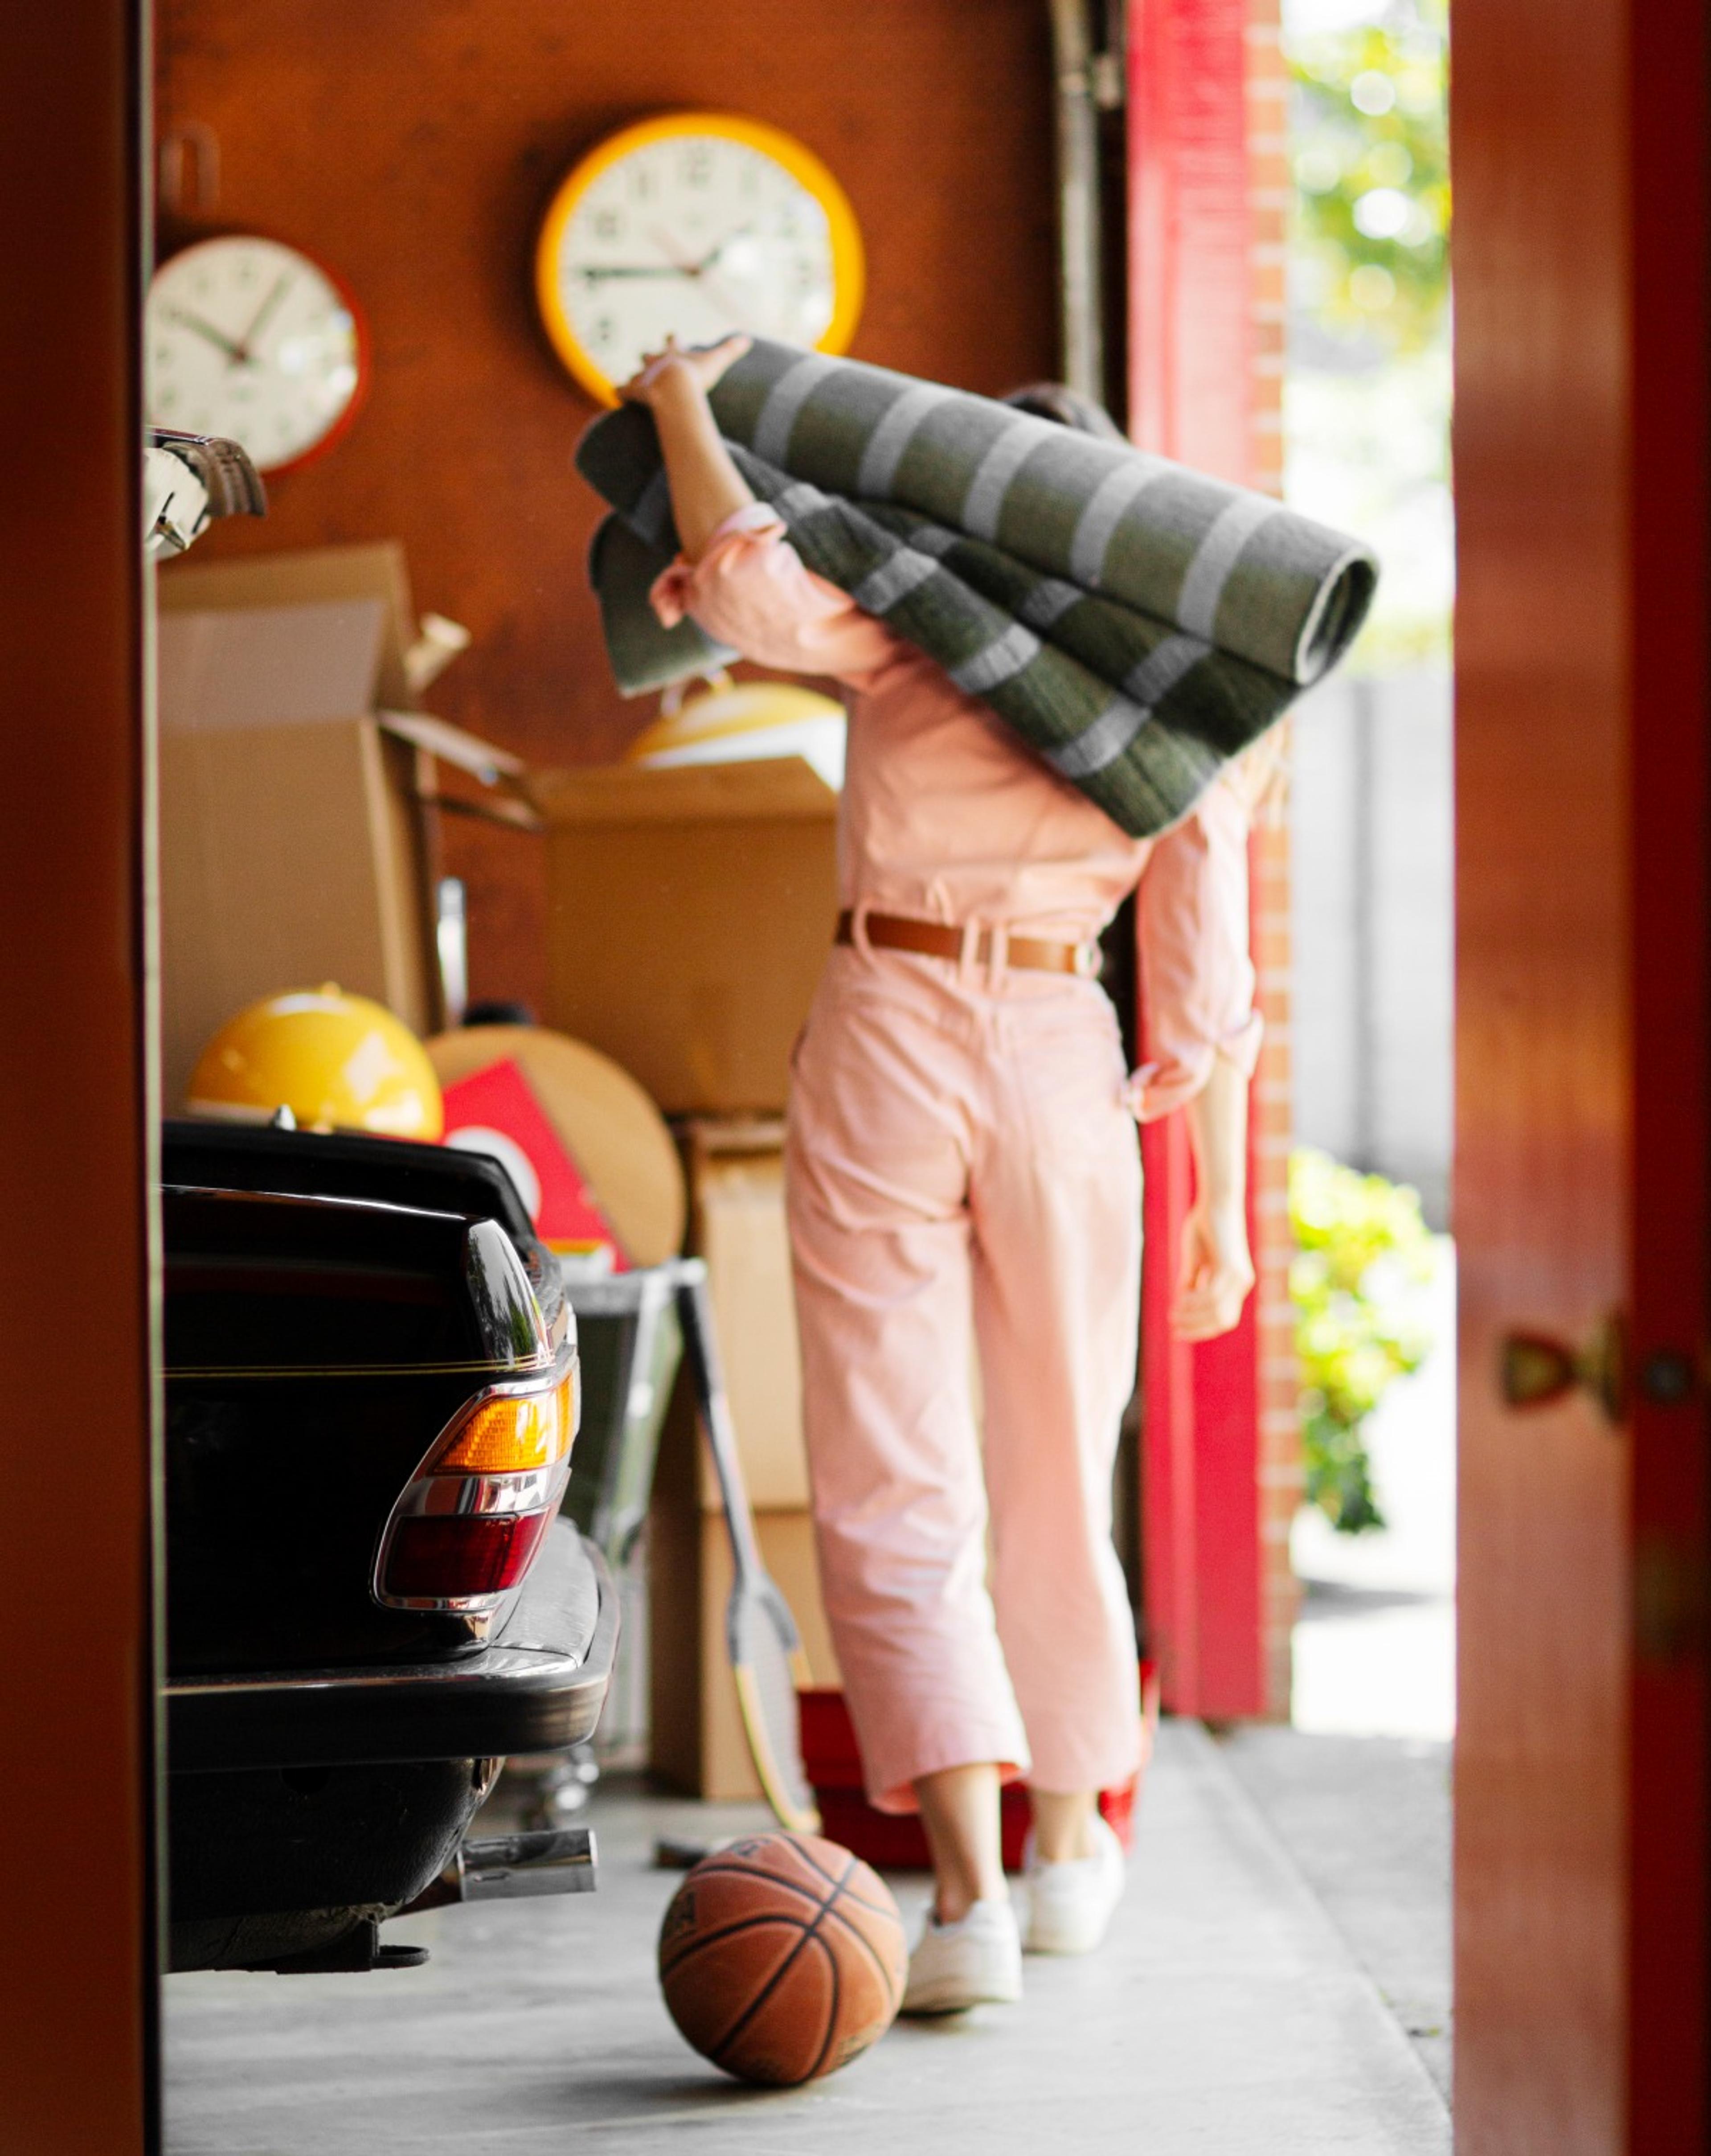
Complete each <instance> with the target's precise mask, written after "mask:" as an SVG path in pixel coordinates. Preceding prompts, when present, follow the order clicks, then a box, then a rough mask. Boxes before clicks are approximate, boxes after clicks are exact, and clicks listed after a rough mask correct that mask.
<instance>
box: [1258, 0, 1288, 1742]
mask: <svg viewBox="0 0 1711 2156" xmlns="http://www.w3.org/2000/svg"><path fill="white" fill-rule="evenodd" d="M1278 14H1279V8H1278V0H1248V23H1247V123H1248V153H1249V172H1250V187H1251V197H1250V200H1251V208H1252V219H1253V449H1252V458H1253V480H1254V484H1255V485H1258V486H1261V487H1263V488H1264V489H1265V490H1267V491H1268V492H1269V493H1278V494H1281V492H1282V491H1283V371H1284V367H1285V365H1286V364H1287V359H1286V344H1287V339H1288V292H1287V280H1288V253H1287V249H1288V218H1289V207H1290V185H1291V182H1290V172H1289V156H1288V79H1287V76H1286V74H1285V71H1284V67H1283V50H1282V45H1281V40H1280V32H1279V23H1278ZM1253 956H1254V962H1255V965H1256V966H1257V968H1258V973H1259V1002H1260V1008H1261V1009H1262V1010H1263V1012H1264V1014H1265V1022H1266V1040H1265V1047H1264V1049H1263V1051H1262V1054H1261V1056H1260V1062H1259V1069H1258V1072H1257V1074H1256V1076H1255V1081H1254V1091H1253V1146H1252V1168H1251V1173H1252V1175H1253V1224H1254V1261H1255V1264H1256V1266H1257V1268H1258V1274H1259V1286H1258V1353H1259V1448H1258V1452H1259V1476H1260V1531H1261V1537H1262V1542H1263V1597H1262V1612H1263V1625H1264V1633H1265V1637H1264V1657H1265V1690H1266V1708H1267V1712H1268V1713H1270V1714H1273V1715H1277V1716H1279V1717H1287V1715H1288V1711H1289V1681H1290V1628H1291V1626H1292V1625H1293V1623H1294V1620H1295V1614H1296V1609H1297V1605H1298V1604H1299V1599H1300V1592H1299V1587H1298V1585H1297V1584H1296V1580H1295V1576H1294V1573H1293V1571H1292V1570H1291V1568H1290V1564H1289V1523H1290V1522H1291V1520H1292V1519H1293V1517H1294V1514H1295V1510H1296V1507H1297V1506H1298V1505H1299V1502H1300V1500H1301V1490H1302V1467H1301V1434H1300V1417H1299V1407H1298V1403H1297V1394H1298V1378H1297V1372H1296V1364H1295V1353H1294V1318H1293V1311H1292V1309H1291V1306H1290V1302H1289V1281H1288V1268H1289V1252H1290V1241H1289V1218H1288V1155H1289V1147H1290V1144H1291V1142H1292V1136H1293V1114H1292V1102H1291V1093H1290V1069H1289V968H1290V948H1289V834H1288V826H1287V824H1285V823H1284V822H1283V819H1281V817H1279V818H1278V819H1274V820H1273V821H1271V822H1269V823H1268V824H1266V825H1265V826H1264V827H1263V828H1262V829H1260V830H1259V831H1258V833H1257V834H1256V835H1255V839H1254V845H1253Z"/></svg>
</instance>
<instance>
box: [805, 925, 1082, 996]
mask: <svg viewBox="0 0 1711 2156" xmlns="http://www.w3.org/2000/svg"><path fill="white" fill-rule="evenodd" d="M866 925H867V932H868V942H869V943H871V944H873V946H874V947H876V948H877V949H879V950H882V951H913V952H914V954H915V956H916V957H920V958H952V959H960V958H961V956H962V931H961V929H960V928H952V927H950V926H949V925H948V924H947V923H945V922H944V921H910V920H909V919H907V918H906V917H905V916H904V915H902V914H900V913H870V914H869V915H868V917H867V924H866ZM838 942H840V943H853V942H855V916H854V914H853V913H852V912H850V911H848V910H846V911H844V912H843V913H840V914H839V915H838ZM991 962H992V932H991V929H990V928H983V929H981V932H980V936H979V938H978V940H977V941H976V944H975V963H976V966H989V965H991ZM1004 962H1005V964H1006V965H1007V966H1020V967H1022V968H1024V969H1025V970H1027V972H1029V973H1079V974H1080V975H1081V976H1082V977H1083V979H1087V980H1091V979H1092V978H1094V976H1095V975H1096V974H1097V973H1098V972H1099V945H1098V944H1097V943H1048V942H1043V941H1042V939H1041V938H1040V937H1037V936H1012V937H1011V938H1010V939H1009V942H1007V945H1006V947H1005V952H1004Z"/></svg>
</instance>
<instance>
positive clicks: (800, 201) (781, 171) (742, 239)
mask: <svg viewBox="0 0 1711 2156" xmlns="http://www.w3.org/2000/svg"><path fill="white" fill-rule="evenodd" d="M555 266H556V279H557V285H558V295H559V299H560V302H561V305H562V307H563V309H564V312H565V314H566V317H567V318H568V321H569V323H570V326H571V329H572V330H573V331H574V332H575V335H576V339H577V341H578V342H579V343H580V344H581V346H582V347H583V349H584V350H585V351H586V352H587V353H588V354H589V356H590V357H591V358H592V360H593V361H594V362H595V364H596V366H597V367H598V368H599V369H600V371H601V372H602V373H603V374H604V375H605V376H606V377H607V379H608V380H609V381H612V382H623V381H625V380H627V379H628V377H629V376H630V375H632V374H633V373H634V372H635V371H636V369H637V368H638V367H639V366H640V365H641V363H642V359H643V354H644V353H647V352H657V351H658V349H659V348H660V346H662V345H663V343H664V341H665V340H666V337H667V336H669V335H673V336H676V337H677V339H678V341H679V342H680V343H682V344H704V343H707V342H709V341H711V340H712V339H713V338H715V337H719V336H725V334H726V333H727V332H728V331H731V330H746V331H749V332H750V334H751V335H753V336H766V337H776V338H777V339H778V340H779V341H781V342H782V343H785V344H796V345H806V346H812V345H814V344H817V342H818V341H819V340H820V338H821V337H822V336H824V335H825V333H826V331H827V327H828V326H829V325H830V323H831V321H832V315H833V312H834V310H835V305H836V300H837V280H836V275H835V267H836V265H835V261H834V256H833V250H832V232H831V228H830V224H829V222H828V220H827V215H826V212H825V210H824V209H823V208H822V207H821V205H820V203H818V202H817V200H816V199H815V198H814V196H813V195H812V193H810V192H809V190H808V189H807V187H804V186H803V185H802V182H801V181H800V180H798V179H797V177H796V176H795V174H794V173H792V172H789V171H787V170H786V167H784V166H782V165H781V164H780V163H779V162H777V161H776V159H775V158H772V157H768V156H767V155H766V152H765V151H761V150H757V149H755V148H753V147H752V146H750V144H748V143H746V142H743V141H735V140H733V139H732V138H730V136H721V135H714V134H706V135H694V134H676V135H672V136H668V137H666V138H664V139H663V140H661V141H653V142H648V143H645V144H643V145H641V146H638V147H637V148H636V149H634V150H633V151H630V152H629V153H628V155H627V156H625V157H620V158H618V159H617V161H616V162H613V163H612V164H611V165H608V166H607V167H606V169H605V170H604V171H603V172H599V173H597V175H596V176H595V177H594V178H593V179H592V181H590V182H589V184H588V186H587V189H586V190H585V192H584V193H583V194H582V196H581V199H580V201H579V202H578V203H577V204H576V208H575V210H574V211H573V212H572V213H571V217H570V218H569V219H568V220H567V222H566V224H565V226H564V228H563V232H562V234H561V238H560V240H559V246H558V258H557V261H556V265H555Z"/></svg>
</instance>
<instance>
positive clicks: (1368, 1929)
mask: <svg viewBox="0 0 1711 2156" xmlns="http://www.w3.org/2000/svg"><path fill="white" fill-rule="evenodd" d="M1218 1748H1219V1751H1220V1753H1222V1756H1223V1758H1225V1760H1226V1761H1227V1763H1228V1764H1229V1765H1230V1767H1231V1768H1232V1769H1233V1770H1234V1772H1235V1774H1236V1777H1237V1780H1238V1781H1240V1782H1241V1784H1242V1787H1243V1788H1244V1789H1246V1790H1247V1794H1249V1795H1250V1796H1251V1797H1252V1798H1253V1799H1254V1801H1255V1803H1256V1804H1257V1805H1258V1809H1260V1810H1261V1811H1262V1812H1263V1815H1264V1816H1265V1819H1266V1821H1267V1823H1268V1825H1269V1826H1270V1827H1271V1829H1272V1831H1273V1833H1274V1834H1275V1835H1277V1837H1278V1840H1279V1841H1280V1842H1282V1844H1283V1847H1284V1849H1285V1851H1287V1853H1288V1856H1289V1859H1290V1861H1291V1862H1292V1863H1293V1865H1294V1866H1295V1867H1296V1869H1297V1870H1298V1871H1299V1872H1300V1874H1301V1876H1302V1877H1303V1879H1304V1880H1305V1881H1306V1882H1307V1884H1308V1886H1309V1887H1310V1888H1311V1890H1312V1892H1313V1893H1314V1897H1315V1898H1316V1899H1317V1900H1318V1901H1319V1904H1320V1906H1321V1907H1323V1908H1324V1912H1325V1914H1326V1915H1327V1916H1328V1917H1329V1918H1330V1920H1331V1922H1332V1923H1333V1924H1334V1926H1335V1928H1336V1929H1337V1931H1338V1932H1339V1933H1340V1935H1341V1937H1342V1938H1343V1940H1344V1942H1345V1944H1346V1945H1347V1946H1348V1948H1349V1949H1350V1952H1351V1953H1353V1954H1354V1956H1355V1959H1356V1960H1357V1961H1358V1962H1359V1963H1360V1965H1361V1967H1362V1968H1363V1969H1365V1971H1366V1973H1367V1974H1368V1975H1369V1976H1370V1978H1371V1979H1372V1980H1373V1982H1374V1984H1376V1985H1377V1987H1378V1991H1379V1995H1380V1997H1381V1998H1382V1999H1384V2001H1385V2003H1386V2005H1387V2006H1388V2007H1389V2008H1390V2010H1391V2013H1392V2014H1394V2015H1395V2016H1396V2020H1398V2021H1399V2022H1400V2023H1401V2026H1402V2028H1403V2030H1404V2031H1405V2032H1406V2035H1407V2036H1408V2038H1409V2040H1410V2041H1411V2043H1412V2044H1413V2046H1414V2048H1415V2050H1416V2052H1417V2053H1418V2055H1419V2056H1420V2059H1421V2061H1422V2063H1423V2064H1424V2066H1425V2067H1426V2070H1427V2072H1428V2073H1429V2074H1430V2075H1431V2076H1432V2080H1433V2081H1434V2082H1436V2083H1437V2087H1439V2089H1440V2090H1441V2091H1442V2093H1443V2097H1444V2099H1445V2101H1446V2102H1447V2101H1448V2099H1449V2093H1450V2055H1451V2030H1452V2012H1451V2000H1450V1748H1449V1746H1448V1745H1447V1744H1445V1743H1427V1742H1424V1741H1422V1740H1420V1739H1418V1738H1386V1737H1306V1736H1303V1735H1302V1734H1301V1733H1300V1732H1299V1731H1296V1730H1293V1729H1276V1728H1269V1727H1258V1726H1255V1725H1252V1724H1250V1725H1248V1726H1246V1727H1242V1728H1239V1729H1236V1730H1233V1731H1232V1732H1231V1733H1230V1734H1229V1736H1227V1738H1223V1739H1222V1741H1221V1742H1220V1744H1219V1747H1218Z"/></svg>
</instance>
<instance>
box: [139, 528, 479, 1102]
mask: <svg viewBox="0 0 1711 2156" xmlns="http://www.w3.org/2000/svg"><path fill="white" fill-rule="evenodd" d="M159 597H160V629H159V684H160V695H159V710H160V721H161V826H160V828H161V1064H162V1070H161V1076H162V1081H163V1098H164V1100H165V1101H166V1106H167V1109H168V1111H169V1112H170V1111H176V1110H177V1107H178V1106H179V1105H180V1103H181V1102H182V1099H183V1097H184V1091H185V1086H186V1082H187V1080H188V1078H189V1076H190V1073H191V1070H192V1068H193V1067H194V1065H195V1062H196V1060H197V1055H199V1054H200V1052H201V1050H202V1046H203V1045H204V1043H205V1042H206V1041H207V1038H208V1036H209V1035H210V1034H212V1033H213V1031H214V1030H215V1029H216V1028H217V1027H218V1026H220V1025H221V1024H223V1023H224V1022H225V1020H226V1019H228V1018H230V1017H231V1016H232V1015H233V1014H234V1013H235V1012H237V1011H238V1010H240V1009H243V1006H244V1005H245V1004H249V1003H253V1002H254V1001H255V1000H256V999H257V998H259V997H262V996H267V995H274V994H278V993H280V992H281V991H282V990H284V989H288V988H314V987H316V986H318V985H319V984H320V983H322V982H324V981H336V982H337V983H338V984H339V986H340V987H341V988H346V989H349V990H351V992H353V993H356V994H361V995H366V996H372V997H373V998H375V1000H376V1001H377V1002H379V1003H382V1004H387V1006H388V1007H389V1008H390V1009H392V1010H393V1011H394V1012H396V1013H397V1015H398V1016H399V1017H400V1018H401V1019H403V1021H404V1023H405V1024H407V1025H408V1026H410V1027H412V1029H414V1030H415V1031H417V1032H418V1033H427V1032H429V1031H431V1030H433V1027H434V1025H435V1024H437V1023H438V1019H439V1017H440V1012H439V1010H438V995H437V981H436V975H435V969H434V968H433V964H432V962H431V939H430V933H429V926H428V923H429V914H430V891H429V885H430V883H431V881H432V880H433V865H432V861H431V859H430V855H431V851H432V848H431V844H430V829H429V826H428V824H426V823H425V821H424V819H423V813H422V803H423V798H424V797H425V796H431V795H432V793H433V784H432V767H433V758H434V757H436V756H438V757H448V758H449V759H451V760H453V761H454V762H460V763H462V764H463V765H464V767H466V768H468V769H469V770H471V771H472V772H475V773H479V775H480V776H482V777H484V778H488V779H489V780H491V779H492V778H494V777H496V776H499V775H500V774H502V773H503V774H505V775H511V776H514V775H515V773H516V771H517V770H518V769H520V766H518V764H517V762H516V760H515V758H514V757H509V756H507V755H506V754H505V752H503V751H501V750H499V749H496V748H494V747H490V746H489V744H488V743H486V742H478V741H475V740H474V738H473V737H471V736H469V735H467V734H462V733H459V732H458V730H457V729H455V728H453V727H450V726H444V725H443V724H442V723H441V722H440V721H437V720H434V719H431V718H428V717H427V716H425V715H423V713H420V712H418V711H413V710H412V708H411V706H412V705H413V704H414V702H415V698H416V694H417V692H418V690H419V689H420V688H422V687H423V686H424V685H425V684H426V681H427V680H428V679H429V678H431V675H432V673H433V671H434V670H437V669H436V665H435V661H434V658H433V647H434V639H433V638H432V637H430V638H428V639H426V640H425V641H424V639H423V637H422V635H421V634H420V633H419V631H418V624H417V623H416V621H415V619H414V616H413V614H412V611H411V607H410V597H409V587H408V582H407V577H406V573H405V568H404V561H403V554H402V549H401V548H400V547H397V545H395V544H392V543H382V544H379V545H374V546H355V547H320V548H316V549H315V550H313V551H311V552H305V553H292V554H268V555H254V556H246V557H243V558H242V559H239V560H234V561H229V562H210V563H196V564H186V565H184V566H183V567H177V568H173V569H170V570H167V571H165V572H163V573H162V574H161V578H160V581H159ZM443 627H444V628H446V629H450V627H451V625H450V624H443ZM447 648H448V647H447V646H446V645H445V644H443V643H442V644H440V646H439V649H441V650H442V651H443V650H444V649H447ZM518 807H519V809H520V804H518Z"/></svg>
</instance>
